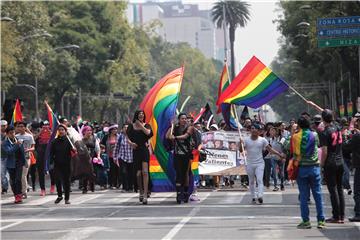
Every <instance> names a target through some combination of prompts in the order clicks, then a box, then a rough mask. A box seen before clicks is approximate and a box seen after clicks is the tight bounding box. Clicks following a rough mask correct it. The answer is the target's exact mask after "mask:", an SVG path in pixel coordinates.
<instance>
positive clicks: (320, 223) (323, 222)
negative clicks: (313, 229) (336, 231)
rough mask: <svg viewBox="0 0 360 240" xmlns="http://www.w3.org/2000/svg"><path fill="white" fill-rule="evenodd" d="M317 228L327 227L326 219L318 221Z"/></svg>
mask: <svg viewBox="0 0 360 240" xmlns="http://www.w3.org/2000/svg"><path fill="white" fill-rule="evenodd" d="M317 228H318V229H323V228H325V221H324V220H322V221H318V224H317Z"/></svg>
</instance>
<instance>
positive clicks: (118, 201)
mask: <svg viewBox="0 0 360 240" xmlns="http://www.w3.org/2000/svg"><path fill="white" fill-rule="evenodd" d="M125 196H127V197H113V198H108V199H104V200H102V201H101V203H112V204H121V203H125V202H128V201H129V200H130V199H132V198H135V197H137V196H138V194H137V193H132V194H127V195H125Z"/></svg>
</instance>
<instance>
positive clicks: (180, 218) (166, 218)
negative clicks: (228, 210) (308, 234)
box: [0, 207, 316, 227]
mask: <svg viewBox="0 0 360 240" xmlns="http://www.w3.org/2000/svg"><path fill="white" fill-rule="evenodd" d="M194 209H197V210H195V211H193V210H192V211H191V212H190V213H189V214H188V215H186V216H174V217H113V218H103V217H89V218H30V219H26V220H24V219H23V218H21V219H8V220H0V222H1V223H8V222H14V221H16V223H18V224H19V223H22V222H67V221H69V222H76V221H99V220H101V221H144V220H145V221H153V220H164V221H165V220H182V219H184V218H188V217H190V216H191V214H194V213H196V212H197V211H198V209H199V208H198V207H196V208H194ZM191 219H193V220H221V219H223V220H231V219H234V220H236V219H238V220H257V219H274V220H275V219H277V220H282V219H283V220H298V219H301V217H300V216H298V217H295V216H266V215H265V216H237V215H236V216H191ZM310 220H311V221H313V220H314V221H315V220H316V217H310ZM5 227H7V226H5Z"/></svg>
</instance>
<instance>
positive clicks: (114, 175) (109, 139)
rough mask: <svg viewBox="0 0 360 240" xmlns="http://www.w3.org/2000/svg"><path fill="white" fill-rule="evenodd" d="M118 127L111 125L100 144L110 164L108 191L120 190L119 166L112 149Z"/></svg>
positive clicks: (115, 141) (114, 145)
mask: <svg viewBox="0 0 360 240" xmlns="http://www.w3.org/2000/svg"><path fill="white" fill-rule="evenodd" d="M118 127H119V126H118V125H117V124H113V125H111V126H110V127H109V131H108V133H107V134H106V135H105V136H104V137H103V139H102V140H101V142H100V144H101V145H103V146H105V152H106V154H107V155H108V158H109V162H110V172H109V175H110V176H109V185H110V189H115V188H120V185H121V178H120V165H119V162H118V161H117V159H114V149H115V147H116V143H117V140H118V138H119V134H118Z"/></svg>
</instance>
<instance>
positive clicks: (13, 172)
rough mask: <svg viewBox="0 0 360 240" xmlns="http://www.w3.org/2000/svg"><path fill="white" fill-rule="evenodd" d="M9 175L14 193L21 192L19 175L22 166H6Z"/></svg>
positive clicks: (20, 175)
mask: <svg viewBox="0 0 360 240" xmlns="http://www.w3.org/2000/svg"><path fill="white" fill-rule="evenodd" d="M8 172H9V175H10V186H11V189H12V191H13V193H14V195H18V194H21V187H22V184H21V177H22V166H21V167H17V168H8Z"/></svg>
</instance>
